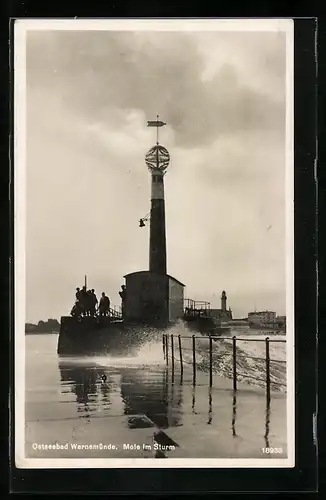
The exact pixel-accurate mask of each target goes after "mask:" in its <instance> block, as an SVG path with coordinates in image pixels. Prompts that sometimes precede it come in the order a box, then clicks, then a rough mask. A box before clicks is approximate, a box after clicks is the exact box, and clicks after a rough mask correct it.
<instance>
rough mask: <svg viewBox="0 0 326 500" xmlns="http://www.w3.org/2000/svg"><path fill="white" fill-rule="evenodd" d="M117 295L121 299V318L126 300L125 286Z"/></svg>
mask: <svg viewBox="0 0 326 500" xmlns="http://www.w3.org/2000/svg"><path fill="white" fill-rule="evenodd" d="M119 295H120V297H121V314H122V317H123V316H124V314H123V313H124V305H125V300H126V285H122V286H121V291H120V292H119Z"/></svg>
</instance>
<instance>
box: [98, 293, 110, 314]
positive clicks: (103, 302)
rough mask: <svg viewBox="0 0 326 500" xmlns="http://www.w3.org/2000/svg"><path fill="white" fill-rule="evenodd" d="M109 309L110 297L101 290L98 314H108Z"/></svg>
mask: <svg viewBox="0 0 326 500" xmlns="http://www.w3.org/2000/svg"><path fill="white" fill-rule="evenodd" d="M109 310H110V299H109V297H107V296H106V295H105V293H104V292H102V297H101V299H100V305H99V313H100V316H108V314H109Z"/></svg>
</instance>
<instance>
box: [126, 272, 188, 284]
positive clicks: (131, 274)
mask: <svg viewBox="0 0 326 500" xmlns="http://www.w3.org/2000/svg"><path fill="white" fill-rule="evenodd" d="M141 273H150V274H157V273H153V272H152V271H134V272H133V273H128V274H125V275H124V278H128V277H129V276H133V275H134V274H141ZM166 276H167V277H168V278H169V279H171V280H173V281H175V282H176V283H178V284H179V285H181V286H184V287H185V286H186V285H184V284H183V283H181V281H179V280H177V279H176V278H174V277H173V276H170V275H169V274H166Z"/></svg>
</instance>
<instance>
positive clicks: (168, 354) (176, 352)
mask: <svg viewBox="0 0 326 500" xmlns="http://www.w3.org/2000/svg"><path fill="white" fill-rule="evenodd" d="M184 339H187V340H188V342H189V340H191V347H185V346H184ZM197 339H198V340H199V339H200V340H201V341H203V340H207V342H208V346H207V347H206V348H204V349H203V348H199V346H198V343H197V344H196V340H197ZM213 340H214V341H217V342H218V341H222V340H228V341H232V377H231V378H232V384H233V390H234V391H236V390H237V389H238V382H239V377H240V378H241V379H243V378H245V379H251V380H256V381H259V382H263V383H264V385H265V388H266V397H267V399H268V400H269V399H270V393H271V365H272V364H273V363H276V364H282V363H286V361H285V360H280V359H273V358H271V356H270V344H271V343H277V342H279V343H286V340H284V339H270V338H269V337H266V338H264V339H257V338H255V339H250V338H241V337H236V336H233V337H219V336H207V337H205V336H203V335H201V336H196V335H192V337H189V336H182V335H173V334H170V335H169V334H163V353H164V359H165V361H166V364H167V365H169V364H171V368H172V372H174V370H175V364H176V363H179V367H180V371H181V375H182V374H183V370H184V365H185V364H188V365H191V367H192V382H193V385H196V374H197V370H198V363H197V359H196V354H197V353H198V352H199V351H201V352H206V353H208V354H209V366H208V375H209V386H210V387H212V385H213V364H214V363H213V354H215V356H216V355H218V351H214V350H213ZM241 341H246V342H264V343H265V349H264V351H265V355H264V357H258V356H250V355H249V354H248V355H247V354H245V353H243V352H241V351H240V350H239V349H238V345H237V344H238V342H241ZM185 351H191V361H189V360H186V359H185V356H184V353H185ZM241 359H246V360H248V359H252V360H257V361H258V360H259V361H260V362H264V368H265V370H264V372H265V377H264V378H261V377H256V376H254V375H251V374H249V373H243V372H242V371H240V370H239V369H240V366H239V360H241ZM274 384H279V383H278V382H276V381H273V385H274Z"/></svg>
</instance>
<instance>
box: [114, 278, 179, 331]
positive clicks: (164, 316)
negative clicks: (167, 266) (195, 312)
mask: <svg viewBox="0 0 326 500" xmlns="http://www.w3.org/2000/svg"><path fill="white" fill-rule="evenodd" d="M124 278H125V280H126V294H125V300H124V309H123V316H124V320H126V321H128V322H135V323H147V324H150V323H162V324H166V323H169V322H174V321H176V320H178V319H180V318H182V317H183V314H184V287H185V285H184V284H183V283H181V282H180V281H179V280H177V279H175V278H173V277H172V276H170V275H168V274H158V273H153V272H151V271H137V272H134V273H130V274H127V275H125V276H124Z"/></svg>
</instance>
